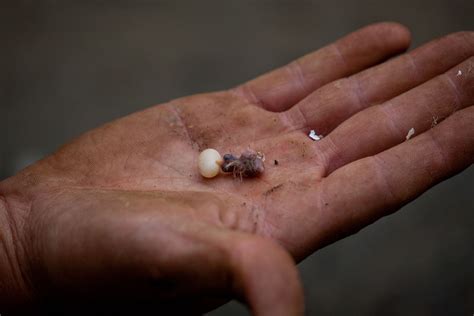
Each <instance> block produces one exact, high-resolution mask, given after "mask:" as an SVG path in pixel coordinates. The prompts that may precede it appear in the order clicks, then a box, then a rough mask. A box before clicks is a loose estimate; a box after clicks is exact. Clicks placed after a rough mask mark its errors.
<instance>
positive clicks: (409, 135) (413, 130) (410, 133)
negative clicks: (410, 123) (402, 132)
mask: <svg viewBox="0 0 474 316" xmlns="http://www.w3.org/2000/svg"><path fill="white" fill-rule="evenodd" d="M413 135H415V129H414V128H413V127H412V128H410V130H409V131H408V134H407V136H406V137H405V138H406V140H409V139H410V138H411V137H412V136H413Z"/></svg>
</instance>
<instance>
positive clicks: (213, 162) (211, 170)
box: [198, 148, 224, 178]
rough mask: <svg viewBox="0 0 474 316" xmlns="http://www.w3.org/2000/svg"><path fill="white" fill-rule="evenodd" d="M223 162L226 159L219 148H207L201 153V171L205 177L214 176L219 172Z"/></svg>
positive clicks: (199, 166) (199, 162) (199, 163)
mask: <svg viewBox="0 0 474 316" xmlns="http://www.w3.org/2000/svg"><path fill="white" fill-rule="evenodd" d="M223 162H224V160H223V159H222V157H221V154H219V152H218V151H217V150H215V149H212V148H208V149H205V150H203V151H202V152H201V153H200V154H199V158H198V168H199V173H200V174H201V175H202V176H203V177H205V178H214V177H215V176H217V175H218V174H219V171H220V169H221V165H222V163H223Z"/></svg>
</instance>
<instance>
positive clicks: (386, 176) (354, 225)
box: [321, 106, 474, 243]
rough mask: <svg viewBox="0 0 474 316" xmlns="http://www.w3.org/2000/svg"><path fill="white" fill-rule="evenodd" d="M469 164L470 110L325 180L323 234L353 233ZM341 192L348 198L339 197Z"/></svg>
mask: <svg viewBox="0 0 474 316" xmlns="http://www.w3.org/2000/svg"><path fill="white" fill-rule="evenodd" d="M473 162H474V106H470V107H468V108H466V109H464V110H461V111H458V112H456V113H454V114H453V115H452V116H450V117H449V118H447V119H446V120H445V121H443V122H442V123H440V124H439V125H437V126H436V127H435V128H433V129H431V130H429V131H427V132H425V133H423V134H421V135H419V136H417V137H415V138H413V139H411V140H409V141H406V142H404V143H402V144H400V145H398V146H395V147H393V148H391V149H388V150H386V151H384V152H381V153H379V154H377V155H375V156H371V157H367V158H364V159H360V160H357V161H355V162H353V163H351V164H348V165H346V166H345V167H342V168H340V169H338V170H336V171H335V172H334V173H332V174H331V175H330V176H329V177H328V178H326V179H325V180H324V186H323V191H322V195H321V198H322V199H323V200H324V201H326V202H327V203H328V205H330V207H328V208H327V209H326V210H325V213H326V215H327V216H328V217H332V220H331V219H328V220H327V221H326V223H331V225H328V226H327V227H326V229H327V232H328V234H329V236H336V235H338V236H339V237H340V234H341V233H342V234H344V235H348V234H351V233H354V232H356V231H358V230H359V229H361V228H362V227H364V226H366V225H368V224H370V223H372V222H374V221H376V220H377V219H379V218H381V217H382V216H385V215H388V214H389V213H392V212H394V211H396V210H397V209H399V208H400V207H401V206H403V205H404V204H406V203H408V202H409V201H411V200H413V199H415V198H416V197H418V196H419V195H421V194H422V193H423V192H425V191H426V190H428V189H429V188H431V187H432V186H434V185H435V184H437V183H439V182H441V181H443V180H445V179H447V178H449V177H451V176H453V175H455V174H456V173H458V172H460V171H462V170H463V169H465V168H467V167H469V166H470V165H472V163H473ZM341 192H351V193H350V194H345V195H344V196H343V197H342V196H341ZM329 202H330V203H329ZM326 242H328V241H326ZM326 242H325V243H326Z"/></svg>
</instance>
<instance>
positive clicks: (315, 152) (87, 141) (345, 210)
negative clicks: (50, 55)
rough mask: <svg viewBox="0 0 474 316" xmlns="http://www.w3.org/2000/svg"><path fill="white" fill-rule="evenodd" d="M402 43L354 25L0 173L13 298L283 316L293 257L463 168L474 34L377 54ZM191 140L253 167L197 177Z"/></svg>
mask: <svg viewBox="0 0 474 316" xmlns="http://www.w3.org/2000/svg"><path fill="white" fill-rule="evenodd" d="M409 40H410V39H409V34H408V32H407V31H406V30H405V29H404V28H403V27H401V26H399V25H396V24H391V23H383V24H377V25H372V26H369V27H366V28H364V29H361V30H359V31H357V32H355V33H353V34H350V35H348V36H347V37H345V38H343V39H341V40H339V41H337V42H335V43H333V44H331V45H329V46H327V47H325V48H323V49H321V50H318V51H316V52H314V53H312V54H309V55H307V56H304V57H302V58H300V59H298V60H296V61H294V62H292V63H290V64H289V65H287V66H285V67H283V68H281V69H277V70H275V71H273V72H271V73H269V74H266V75H264V76H261V77H259V78H257V79H255V80H253V81H250V82H248V83H246V84H244V85H241V86H239V87H237V88H234V89H231V90H229V91H223V92H217V93H208V94H202V95H195V96H191V97H186V98H181V99H177V100H173V101H171V102H169V103H166V104H162V105H158V106H155V107H152V108H149V109H146V110H144V111H142V112H139V113H135V114H132V115H130V116H127V117H125V118H122V119H119V120H117V121H115V122H112V123H109V124H107V125H105V126H102V127H100V128H98V129H96V130H93V131H90V132H88V133H86V134H84V135H83V136H81V137H80V138H78V139H76V140H74V141H73V142H72V143H70V144H68V145H66V146H64V147H63V148H61V149H60V150H59V151H58V152H56V153H55V154H53V155H52V156H50V157H48V158H46V159H44V160H42V161H40V162H38V163H37V164H35V165H33V166H31V167H29V168H27V169H25V170H24V171H23V172H22V173H20V174H18V175H17V176H15V177H13V178H10V179H7V180H5V181H4V182H2V183H0V193H1V194H2V195H4V196H5V197H6V201H7V203H6V204H7V205H10V207H13V206H17V207H18V209H19V211H18V214H17V217H18V218H17V219H16V220H14V221H13V222H15V223H21V225H18V226H20V228H16V229H15V230H18V231H20V233H19V234H18V235H19V236H20V239H21V244H22V245H23V247H21V249H23V251H21V253H20V254H19V258H20V259H19V261H20V262H21V267H22V268H21V270H22V275H24V276H25V277H24V279H25V284H26V286H25V287H26V288H27V289H28V290H26V291H27V292H28V293H30V294H31V295H33V296H34V297H37V296H39V297H40V298H41V299H43V300H45V301H47V300H48V299H56V298H57V297H61V298H62V299H65V300H66V301H68V302H77V301H81V302H84V300H85V301H86V302H88V301H90V302H91V303H93V302H94V300H100V302H101V303H103V304H104V305H106V306H108V307H107V308H111V307H110V306H114V307H115V308H123V306H125V305H127V306H136V304H140V306H142V307H143V306H147V305H152V306H154V307H155V308H158V310H159V309H165V308H168V309H173V310H183V309H184V310H193V311H197V312H199V311H201V312H202V311H206V310H209V309H212V308H214V307H215V306H217V305H219V304H221V303H222V302H225V301H226V300H228V299H230V298H233V297H237V298H239V299H242V300H243V301H245V302H246V303H248V304H249V306H250V307H251V308H252V310H253V312H254V313H255V314H256V315H296V314H300V313H301V312H302V291H301V288H300V284H299V281H298V277H297V272H296V269H295V267H294V263H293V260H296V261H299V260H301V259H303V258H304V257H305V256H307V255H309V254H311V253H313V252H314V251H315V250H317V249H318V248H320V247H322V246H324V245H326V244H328V243H330V242H333V241H335V240H337V239H339V238H342V237H344V236H347V235H348V234H351V233H354V232H356V231H357V230H359V229H361V228H362V227H364V226H366V225H368V224H370V223H371V222H373V221H375V220H377V219H378V218H380V217H382V216H384V215H387V214H389V213H391V212H393V211H395V210H397V209H398V208H400V207H401V206H402V205H403V204H405V203H407V202H409V201H410V200H412V199H414V198H415V197H417V196H418V195H420V194H421V193H422V192H424V191H425V190H427V189H428V188H430V187H431V186H433V185H434V184H436V183H438V182H439V181H441V180H443V179H445V178H447V177H449V176H451V175H453V174H455V173H457V172H459V171H460V170H462V169H464V168H466V167H468V166H469V165H470V164H472V162H473V157H474V127H473V121H474V107H473V106H472V105H473V104H474V70H473V68H474V67H473V66H474V59H473V57H472V55H473V53H474V34H472V33H467V32H463V33H456V34H452V35H449V36H447V37H444V38H442V39H439V40H436V41H434V42H431V43H428V44H426V45H424V46H422V47H421V48H418V49H417V50H415V51H412V52H410V53H408V54H404V55H401V56H398V57H396V58H393V59H390V60H388V61H385V60H387V59H388V58H389V57H391V56H393V55H396V54H398V53H401V52H403V51H404V50H405V49H406V48H407V46H408V44H409ZM444 119H446V120H444ZM411 128H414V131H415V134H414V135H413V137H412V138H411V139H409V140H406V135H407V133H408V131H409V130H410V129H411ZM311 129H314V130H316V131H317V133H318V134H323V135H324V138H323V139H322V140H320V141H313V140H311V139H310V138H309V137H308V132H309V131H310V130H311ZM206 148H215V149H217V150H218V151H219V152H220V153H221V154H225V153H234V154H237V155H238V154H240V153H241V152H243V151H244V150H246V149H248V148H251V149H253V150H256V151H260V152H262V153H264V154H265V158H266V160H265V172H264V173H263V175H262V176H260V177H257V178H252V179H244V180H243V181H240V180H239V179H234V178H233V177H232V176H228V175H220V176H218V177H217V178H214V179H204V178H202V177H201V176H200V175H199V173H198V172H197V157H198V155H199V152H200V151H201V150H203V149H206ZM18 192H21V194H19V193H18ZM118 298H120V299H118ZM147 307H150V306H147Z"/></svg>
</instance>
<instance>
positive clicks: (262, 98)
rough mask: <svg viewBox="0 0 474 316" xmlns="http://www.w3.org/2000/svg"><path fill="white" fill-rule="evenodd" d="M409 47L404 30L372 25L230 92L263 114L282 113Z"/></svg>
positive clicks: (385, 24)
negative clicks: (323, 87) (328, 86)
mask: <svg viewBox="0 0 474 316" xmlns="http://www.w3.org/2000/svg"><path fill="white" fill-rule="evenodd" d="M409 44H410V33H409V31H408V29H407V28H406V27H404V26H402V25H400V24H397V23H389V22H385V23H377V24H372V25H369V26H366V27H364V28H362V29H360V30H358V31H355V32H353V33H350V34H349V35H347V36H345V37H343V38H341V39H339V40H338V41H336V42H334V43H332V44H330V45H328V46H325V47H323V48H321V49H319V50H317V51H315V52H312V53H310V54H308V55H305V56H303V57H301V58H298V59H296V60H294V61H293V62H290V63H289V64H287V65H285V66H283V67H281V68H278V69H276V70H273V71H271V72H269V73H266V74H264V75H262V76H260V77H258V78H256V79H254V80H251V81H249V82H247V83H244V84H243V85H240V86H238V87H237V88H235V89H233V90H232V91H234V92H236V93H237V94H238V95H240V96H242V97H244V98H245V99H247V100H248V101H249V102H250V103H254V104H257V105H259V106H261V107H263V108H265V109H267V110H271V111H276V112H280V111H284V110H287V109H288V108H290V107H291V106H292V105H294V104H295V103H297V102H298V101H300V100H301V99H303V98H304V97H306V96H307V95H309V94H310V93H311V92H313V91H314V90H316V89H317V88H319V87H321V86H323V85H324V84H326V83H328V82H331V81H333V80H336V79H339V78H342V77H345V76H349V75H351V74H354V73H357V72H359V71H360V70H363V69H365V68H367V67H370V66H372V65H375V64H377V63H380V62H381V61H384V60H386V59H387V58H389V57H391V56H393V55H395V54H398V53H400V52H402V51H405V50H406V49H407V48H408V46H409Z"/></svg>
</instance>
